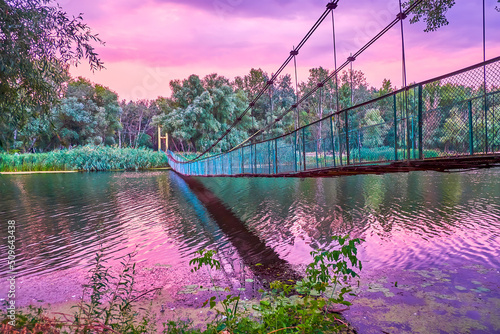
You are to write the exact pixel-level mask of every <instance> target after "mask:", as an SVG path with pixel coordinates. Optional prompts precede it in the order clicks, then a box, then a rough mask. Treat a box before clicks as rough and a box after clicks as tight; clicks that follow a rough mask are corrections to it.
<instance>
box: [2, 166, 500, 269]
mask: <svg viewBox="0 0 500 334" xmlns="http://www.w3.org/2000/svg"><path fill="white" fill-rule="evenodd" d="M499 176H500V171H499V170H497V169H491V170H482V171H476V172H467V173H455V174H440V173H434V172H414V173H404V174H387V175H359V176H349V177H341V178H322V179H305V180H298V179H288V178H283V179H279V178H276V179H270V178H265V179H259V178H207V179H203V178H199V179H196V181H193V182H194V183H193V182H191V183H190V184H186V183H185V182H184V181H183V180H182V179H181V178H179V177H178V176H176V175H175V174H173V173H165V172H152V173H92V174H59V175H58V174H56V175H23V176H2V177H0V220H1V221H2V222H3V223H2V224H1V225H0V236H1V237H2V240H5V239H6V236H7V224H6V222H7V220H9V219H15V220H16V221H17V226H18V232H19V237H18V248H19V249H20V252H19V254H20V255H19V258H18V260H19V262H18V269H19V271H20V274H22V275H26V276H36V275H39V274H40V273H47V272H54V271H57V270H61V269H65V268H74V267H82V268H83V267H85V266H88V265H89V263H90V262H91V261H92V259H93V257H94V254H95V252H96V251H97V249H98V247H99V244H100V243H103V245H104V248H105V252H106V256H107V258H109V259H111V260H113V259H115V260H116V259H118V258H119V257H121V256H123V255H125V254H127V253H128V252H130V251H132V250H134V249H136V248H137V250H138V255H137V258H136V260H137V261H139V262H141V261H150V262H154V263H158V262H162V263H163V262H168V263H169V264H171V265H174V266H186V264H187V262H188V261H189V259H190V257H191V256H192V253H193V252H194V251H195V250H197V249H200V248H207V247H216V248H217V249H219V250H221V251H223V252H226V253H225V254H234V256H235V257H237V258H240V257H244V258H245V261H246V263H248V264H250V265H251V264H255V263H257V262H259V263H263V262H267V263H272V262H276V263H279V264H280V265H283V266H285V267H286V266H287V263H290V264H292V265H303V264H305V263H307V262H309V260H310V257H309V252H310V251H311V250H312V249H313V248H318V247H323V248H330V247H332V245H331V242H330V241H331V236H332V235H334V234H339V233H350V234H351V235H353V236H356V237H363V238H364V239H366V242H365V243H364V245H363V247H362V249H361V250H360V251H361V255H360V256H362V259H363V260H364V261H365V268H368V269H370V268H371V269H372V270H377V269H378V268H383V267H399V268H407V269H418V268H421V267H429V266H439V265H441V264H442V263H468V262H472V263H479V264H483V265H486V266H490V267H499V266H500V263H499V258H500V250H499V249H498V247H497V245H498V242H499V240H498V239H499V230H500V228H499V225H500V223H499V221H500V178H499ZM207 190H208V191H207ZM6 251H7V248H6V242H2V243H1V244H0V252H1V253H2V254H6ZM186 268H187V266H186ZM186 270H187V269H186ZM6 274H7V267H6V264H5V263H4V262H2V263H0V276H1V277H5V275H6Z"/></svg>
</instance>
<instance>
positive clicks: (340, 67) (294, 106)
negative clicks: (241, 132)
mask: <svg viewBox="0 0 500 334" xmlns="http://www.w3.org/2000/svg"><path fill="white" fill-rule="evenodd" d="M422 1H423V0H416V1H415V2H414V3H413V4H411V5H410V6H409V7H408V8H407V9H406V10H405V11H403V14H404V15H399V14H398V15H397V16H396V18H395V19H394V20H393V21H392V22H391V23H389V25H387V26H386V27H385V28H384V29H382V31H380V32H379V33H378V34H377V35H376V36H375V37H373V38H372V39H371V40H370V41H369V42H368V43H366V44H365V45H364V46H363V47H362V48H361V49H359V50H358V51H357V52H356V53H355V54H354V55H352V56H351V57H349V58H348V59H347V60H346V61H345V62H344V63H343V64H342V65H340V66H339V67H338V68H337V69H336V70H335V71H333V72H332V73H331V74H330V75H329V76H328V77H327V78H326V79H324V80H323V81H322V82H321V83H323V84H325V83H327V82H328V81H329V80H331V79H332V78H333V77H335V76H336V75H337V74H338V73H339V72H340V71H341V70H343V69H344V68H345V67H346V66H348V65H349V64H350V62H351V60H355V59H356V58H357V57H358V56H359V55H360V54H362V53H363V52H364V51H365V50H366V49H368V48H369V47H370V46H371V45H372V44H374V43H375V42H376V41H377V40H378V39H380V38H381V37H382V36H383V35H384V34H385V33H387V32H388V31H389V30H390V29H391V28H393V27H394V26H395V25H396V24H397V23H398V22H399V21H400V20H402V18H403V17H407V16H408V14H409V13H410V12H411V11H413V10H414V9H415V8H416V7H417V6H419V5H420V4H421V3H422ZM317 89H318V87H316V88H313V89H311V90H310V91H309V92H307V93H306V94H304V95H303V96H302V97H301V98H300V100H299V101H298V103H297V104H294V105H293V106H292V107H291V108H290V109H288V110H286V111H285V112H283V113H282V114H281V115H279V116H278V117H277V118H276V120H275V121H274V122H273V123H271V124H269V125H268V126H267V127H270V126H273V125H274V124H276V123H277V122H279V121H281V119H282V118H283V117H284V116H286V115H287V114H288V113H289V112H290V111H292V110H293V109H295V108H297V106H298V105H299V104H301V103H302V102H304V101H305V100H307V98H309V97H310V96H311V95H312V94H313V93H314V92H315V91H316V90H317ZM338 112H339V111H337V113H338ZM267 127H266V128H267ZM263 130H264V131H265V130H266V129H261V130H259V131H263ZM259 131H258V132H259ZM254 136H255V135H252V136H251V137H249V138H247V139H246V140H244V141H243V142H241V143H240V144H238V145H237V146H235V147H233V148H232V149H231V150H229V152H231V151H234V150H236V149H238V148H239V147H241V146H243V145H245V144H246V143H247V142H248V141H249V140H251V139H252V138H253V137H254Z"/></svg>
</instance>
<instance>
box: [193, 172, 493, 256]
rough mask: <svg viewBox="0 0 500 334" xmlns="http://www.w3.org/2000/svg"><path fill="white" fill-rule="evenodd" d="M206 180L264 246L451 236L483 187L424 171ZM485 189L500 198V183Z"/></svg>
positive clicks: (315, 245)
mask: <svg viewBox="0 0 500 334" xmlns="http://www.w3.org/2000/svg"><path fill="white" fill-rule="evenodd" d="M203 183H204V184H206V185H207V187H208V188H210V189H213V191H214V192H215V194H216V195H217V196H218V197H220V198H222V199H223V200H224V202H225V203H226V205H227V206H229V207H231V208H232V211H234V212H235V213H237V214H238V215H239V214H244V215H245V217H252V218H250V220H248V224H249V228H250V229H251V230H253V231H255V233H256V234H258V235H259V236H260V237H261V238H262V239H264V240H265V242H266V243H268V244H273V245H284V244H287V243H289V244H290V245H292V244H293V241H294V238H295V237H305V238H307V239H309V240H310V245H311V247H313V248H318V247H322V248H328V247H332V246H333V245H332V244H331V236H332V235H334V234H346V233H350V234H351V236H355V237H363V236H364V235H365V234H366V233H368V232H369V233H378V234H380V237H382V238H390V237H391V235H392V234H393V233H394V231H395V230H397V231H398V232H406V233H412V234H416V235H420V236H422V237H424V238H432V237H433V236H437V235H440V234H441V233H443V232H445V233H450V231H454V230H455V229H457V228H459V224H460V223H461V220H462V217H463V214H464V212H467V211H468V210H471V211H473V206H474V199H476V198H477V191H481V193H482V190H481V189H482V188H478V187H483V185H481V184H482V182H479V183H478V182H477V181H475V180H474V176H473V175H471V174H460V173H457V174H439V173H428V172H413V173H401V174H386V175H357V176H349V177H340V178H324V179H305V180H298V179H288V178H285V179H259V178H255V179H252V178H248V179H246V180H245V181H244V182H243V181H240V180H239V179H232V178H227V179H221V178H219V179H203ZM240 186H244V187H246V188H240ZM488 191H489V192H488V193H491V194H494V195H493V198H494V196H497V197H498V196H500V188H499V189H494V186H492V188H490V189H489V190H488ZM278 194H279V195H278ZM495 194H496V195H495ZM259 204H260V205H259Z"/></svg>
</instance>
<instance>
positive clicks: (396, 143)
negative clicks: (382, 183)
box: [393, 94, 398, 161]
mask: <svg viewBox="0 0 500 334" xmlns="http://www.w3.org/2000/svg"><path fill="white" fill-rule="evenodd" d="M393 110H394V160H395V161H398V108H397V103H396V94H394V95H393Z"/></svg>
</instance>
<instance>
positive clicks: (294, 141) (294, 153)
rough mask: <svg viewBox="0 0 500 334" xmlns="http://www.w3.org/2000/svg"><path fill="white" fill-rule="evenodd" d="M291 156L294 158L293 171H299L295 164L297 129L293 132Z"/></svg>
mask: <svg viewBox="0 0 500 334" xmlns="http://www.w3.org/2000/svg"><path fill="white" fill-rule="evenodd" d="M293 158H294V165H295V172H298V171H299V168H298V166H297V163H298V162H297V131H295V132H294V139H293Z"/></svg>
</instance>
